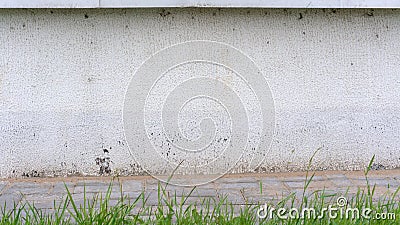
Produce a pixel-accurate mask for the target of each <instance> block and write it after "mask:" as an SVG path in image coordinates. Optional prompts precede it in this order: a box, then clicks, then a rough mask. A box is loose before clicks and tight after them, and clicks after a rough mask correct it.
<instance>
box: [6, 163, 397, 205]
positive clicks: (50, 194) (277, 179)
mask: <svg viewBox="0 0 400 225" xmlns="http://www.w3.org/2000/svg"><path fill="white" fill-rule="evenodd" d="M368 177H369V182H370V184H371V185H376V191H375V192H376V194H375V196H376V199H378V198H379V197H380V196H382V195H383V194H385V193H387V192H388V191H389V192H394V191H395V190H396V188H398V187H399V186H400V170H382V171H371V172H370V174H369V175H368ZM111 180H112V178H110V177H68V178H32V179H3V180H0V204H1V205H3V206H4V203H7V206H8V207H7V208H10V207H11V206H12V205H13V202H15V203H23V202H24V201H29V202H35V206H36V207H38V208H42V209H51V208H53V202H54V200H56V201H58V200H62V199H63V198H65V196H66V193H67V192H66V189H65V186H64V184H65V185H66V186H67V187H68V188H69V190H70V192H71V193H73V196H74V199H75V200H76V201H77V203H78V204H80V203H82V202H83V196H84V195H83V192H84V190H86V193H87V195H88V196H93V195H94V194H96V193H99V192H102V193H104V192H106V190H107V188H108V186H109V184H110V182H111ZM304 181H305V173H300V172H296V173H275V174H235V175H226V176H224V177H222V178H220V179H218V180H216V181H214V182H211V183H208V184H205V185H201V186H198V187H197V188H196V189H195V191H194V192H193V194H192V195H191V196H192V197H190V198H189V200H188V202H187V203H190V202H193V201H197V200H199V198H201V197H207V196H214V197H218V196H225V195H226V196H227V198H228V200H230V201H231V202H233V203H235V204H238V205H243V204H246V203H249V202H263V203H264V202H270V201H277V200H279V199H281V198H282V196H287V195H288V194H290V193H296V195H298V196H300V195H301V194H302V192H303V187H304ZM163 185H164V184H163ZM261 186H262V193H261V191H260V187H261ZM365 186H366V181H365V177H364V174H363V172H344V171H326V172H324V171H320V172H316V174H315V177H314V179H313V181H312V182H311V183H310V186H309V188H308V190H307V193H308V194H310V193H312V192H313V191H315V190H321V189H325V190H326V192H328V193H338V192H339V193H344V192H346V191H347V192H348V193H349V194H350V195H352V194H355V193H356V192H357V189H358V188H363V187H365ZM157 187H158V181H157V180H155V179H153V178H152V177H149V176H132V177H119V178H117V179H115V182H114V183H113V188H114V189H113V190H114V191H113V193H112V195H111V199H112V201H115V202H116V201H117V199H118V198H119V197H120V196H121V192H120V190H121V189H122V191H123V193H124V194H125V195H128V196H129V197H130V198H136V196H138V195H139V194H140V193H142V191H144V192H145V193H146V196H149V198H148V202H147V204H149V205H156V204H157ZM190 190H191V188H183V187H177V186H168V188H167V191H168V192H169V193H170V194H171V195H173V194H174V193H176V194H177V195H178V196H181V195H182V194H187V193H189V192H190Z"/></svg>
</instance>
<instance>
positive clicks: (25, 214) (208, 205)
mask: <svg viewBox="0 0 400 225" xmlns="http://www.w3.org/2000/svg"><path fill="white" fill-rule="evenodd" d="M373 159H374V158H373ZM373 159H372V160H371V162H370V164H369V166H368V167H367V168H366V170H365V181H366V185H367V187H366V188H365V189H358V192H357V193H356V194H353V195H350V194H348V193H347V192H346V193H327V192H326V191H325V190H319V191H314V192H312V193H308V192H307V188H308V187H309V185H310V183H311V182H312V180H313V178H314V173H312V174H310V173H307V175H306V179H305V183H304V189H303V194H302V195H301V196H296V195H295V194H294V193H293V194H290V195H288V196H283V197H282V198H281V199H280V200H279V201H274V202H269V203H268V202H267V203H266V205H267V206H268V207H269V209H271V208H272V207H273V208H275V209H277V208H285V209H287V210H289V209H290V208H293V207H297V209H298V211H299V212H301V211H302V210H303V209H305V208H314V209H315V210H316V213H317V215H320V213H321V211H322V209H323V208H326V207H328V205H331V206H332V207H338V206H337V202H336V199H337V198H338V197H341V196H344V197H347V199H348V204H347V205H346V206H344V207H343V208H342V209H343V210H344V211H345V210H346V209H350V208H354V209H357V210H359V211H360V212H361V211H362V210H363V209H365V208H370V209H371V210H372V211H373V212H374V213H373V214H371V218H370V219H367V218H363V217H360V218H353V219H346V218H340V216H338V217H337V218H330V217H329V216H328V214H326V213H325V214H324V215H325V216H324V217H323V218H322V219H318V218H316V219H314V218H301V217H297V218H287V219H283V218H279V217H278V216H277V212H276V211H274V213H273V217H272V218H270V217H269V215H268V216H267V217H266V218H260V217H259V216H258V213H260V205H264V202H263V203H262V204H261V203H256V202H252V204H250V203H249V204H247V205H244V206H240V207H239V206H237V205H235V204H234V203H233V202H229V201H228V200H227V196H222V197H221V196H219V197H217V196H216V197H207V198H202V199H199V200H198V201H197V202H195V203H189V202H188V198H189V197H190V196H191V195H192V193H193V192H194V191H195V189H196V188H195V187H194V188H193V189H192V190H191V191H190V192H189V193H188V194H187V195H186V196H183V197H178V196H177V195H176V193H173V194H172V195H171V194H170V193H169V192H168V191H167V188H168V184H166V185H162V184H161V183H159V184H158V193H157V194H158V203H157V205H155V206H151V205H149V204H147V200H148V197H149V196H148V195H146V193H145V192H143V193H141V194H140V195H139V196H136V198H129V196H124V195H123V192H122V188H121V190H116V191H117V192H119V193H121V196H120V197H119V199H118V201H117V202H116V203H115V202H113V203H111V194H112V193H113V190H112V186H113V185H112V184H110V186H109V188H108V190H107V192H106V193H104V194H98V195H95V196H94V197H90V198H89V197H87V195H86V191H85V194H84V200H83V203H81V204H78V203H77V202H76V201H75V200H74V198H73V195H72V194H71V192H70V191H69V190H68V188H67V187H66V190H67V196H66V198H65V199H64V200H63V201H61V202H54V206H53V210H52V211H51V212H49V211H42V210H40V209H37V208H36V207H35V205H34V203H25V204H23V205H13V207H11V209H10V210H6V209H5V208H6V205H4V206H3V207H2V208H1V210H0V224H88V225H89V224H90V225H91V224H400V206H399V202H398V201H397V200H398V192H399V189H397V190H393V191H392V192H388V193H387V194H386V195H385V196H378V197H380V198H379V200H377V201H376V200H375V201H374V200H373V199H374V197H376V196H375V186H371V185H370V184H369V181H368V172H369V171H370V170H371V165H372V162H373ZM311 161H312V158H311V159H310V165H311ZM310 165H309V166H310ZM266 192H268V190H262V183H260V195H262V194H263V193H264V194H265V193H266ZM339 208H340V207H339ZM376 213H392V214H391V215H390V216H393V215H394V216H395V217H396V219H391V220H377V219H373V217H374V215H376ZM386 215H388V214H386Z"/></svg>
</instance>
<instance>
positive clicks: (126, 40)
mask: <svg viewBox="0 0 400 225" xmlns="http://www.w3.org/2000/svg"><path fill="white" fill-rule="evenodd" d="M199 39H200V40H212V41H218V42H224V43H227V44H229V45H232V46H234V47H236V48H238V49H240V50H241V51H243V52H244V53H245V54H247V55H248V56H249V57H250V58H252V59H253V60H254V62H255V63H256V64H257V65H258V67H259V68H260V69H261V71H262V72H263V74H264V76H265V78H266V80H267V81H268V83H269V85H270V88H271V90H272V92H273V96H274V101H275V111H276V135H275V137H274V140H273V142H272V146H271V149H270V150H269V151H268V155H267V157H266V160H265V161H264V162H263V164H262V168H263V169H262V170H266V171H292V170H302V169H304V167H305V165H306V164H307V162H308V160H309V158H310V157H311V155H312V154H313V152H314V151H315V150H316V149H318V148H321V150H320V151H319V153H318V154H317V155H316V158H315V162H314V168H317V169H331V170H332V169H339V170H353V169H361V168H363V167H364V166H365V164H366V163H367V162H368V161H369V160H370V158H371V157H372V155H373V154H376V157H377V158H376V163H377V164H376V165H377V167H379V165H381V166H383V167H386V168H393V167H398V166H400V113H399V112H400V111H399V110H400V104H399V102H400V41H399V40H400V11H399V10H391V9H386V10H345V9H343V10H305V9H304V10H277V9H276V10H274V9H252V10H247V9H168V10H162V9H129V10H122V9H121V10H109V9H107V10H83V9H72V10H54V9H53V10H50V9H48V10H40V9H37V10H32V9H27V10H10V9H9V10H6V9H2V10H0V177H21V176H26V175H27V174H28V175H29V176H32V175H34V176H36V175H40V176H42V175H49V176H51V175H66V174H73V173H79V174H84V175H96V174H98V173H99V165H96V158H102V157H105V155H104V152H103V149H108V151H109V157H110V160H111V164H110V166H111V170H112V172H113V173H120V174H138V173H140V172H141V171H140V169H139V168H138V165H137V163H134V162H133V160H132V158H131V157H130V155H129V151H128V147H127V143H126V141H125V138H124V130H123V122H122V110H123V103H124V95H125V92H126V90H127V87H128V84H129V82H130V80H131V78H132V76H133V74H134V72H135V71H136V70H137V69H138V68H139V66H140V65H141V64H142V63H143V62H144V61H145V60H146V59H147V58H148V57H150V56H151V55H152V54H154V53H155V52H157V51H158V50H160V49H163V48H166V47H168V46H171V45H173V44H177V43H181V42H185V41H189V40H199ZM193 72H195V71H193ZM133 82H134V79H133ZM138 85H140V84H138ZM140 142H141V140H138V146H140ZM241 168H243V165H239V166H238V167H237V168H236V169H235V170H234V171H236V172H246V171H243V169H241Z"/></svg>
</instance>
